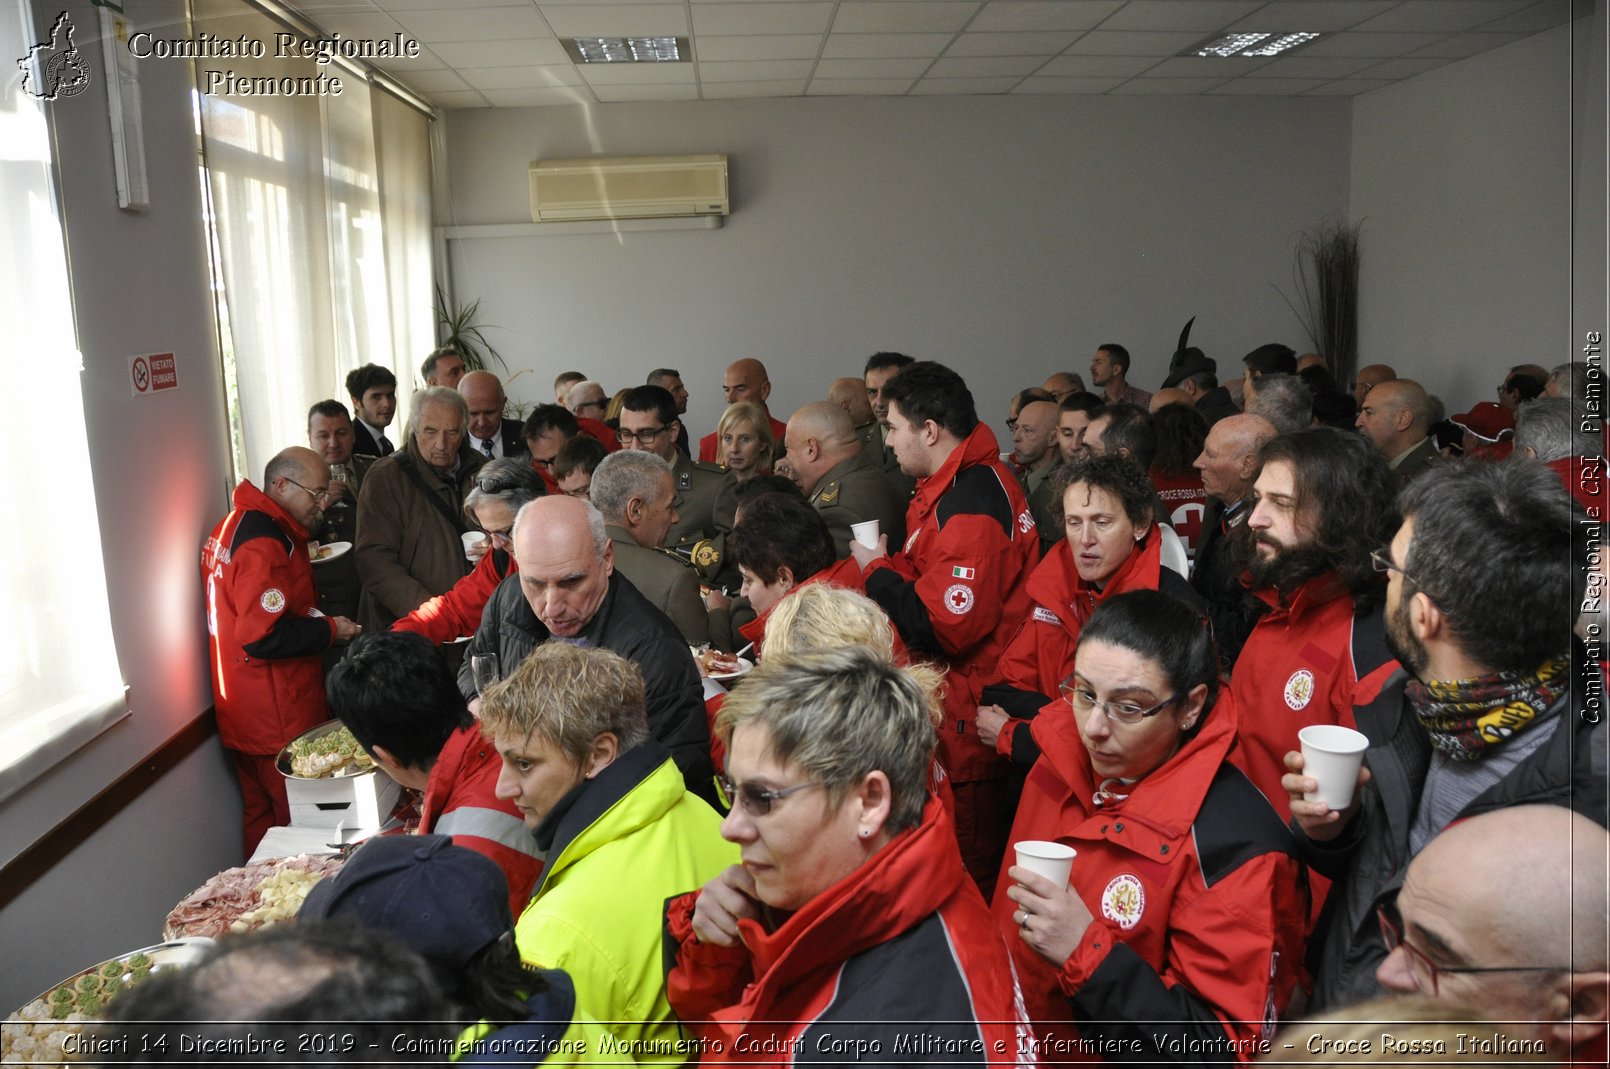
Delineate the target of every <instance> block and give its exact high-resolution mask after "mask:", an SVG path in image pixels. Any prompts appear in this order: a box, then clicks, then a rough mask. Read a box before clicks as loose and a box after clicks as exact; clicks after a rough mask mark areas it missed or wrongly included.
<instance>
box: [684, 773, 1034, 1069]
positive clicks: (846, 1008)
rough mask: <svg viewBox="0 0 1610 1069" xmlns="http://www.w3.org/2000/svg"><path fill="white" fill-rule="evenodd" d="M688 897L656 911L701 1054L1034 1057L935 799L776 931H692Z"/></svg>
mask: <svg viewBox="0 0 1610 1069" xmlns="http://www.w3.org/2000/svg"><path fill="white" fill-rule="evenodd" d="M697 898H698V893H694V894H689V895H682V896H681V897H679V898H675V899H672V900H671V902H670V905H669V908H668V911H667V918H666V920H667V932H668V934H669V936H670V938H671V941H672V942H673V943H674V944H675V945H676V964H675V967H674V968H673V969H672V970H671V973H670V976H669V977H668V978H667V980H666V995H667V997H668V998H669V999H670V1001H671V1008H672V1009H674V1010H676V1012H677V1015H678V1016H679V1017H681V1018H682V1022H683V1026H684V1027H685V1028H687V1030H688V1031H689V1032H690V1033H691V1034H692V1035H693V1037H694V1038H695V1039H696V1040H697V1041H698V1042H699V1044H700V1048H699V1049H700V1053H701V1054H702V1059H701V1060H702V1062H703V1063H704V1064H706V1065H710V1064H715V1063H718V1062H736V1063H748V1064H768V1065H789V1064H793V1063H795V1062H796V1061H798V1062H800V1063H806V1062H812V1061H815V1062H818V1063H822V1062H827V1063H831V1064H846V1065H847V1064H850V1063H851V1062H858V1063H866V1062H873V1063H878V1062H883V1063H888V1062H891V1061H892V1062H898V1063H902V1064H914V1063H919V1062H923V1061H932V1060H936V1059H937V1060H942V1061H944V1062H945V1063H947V1064H961V1065H984V1064H990V1065H1007V1064H1014V1063H1024V1064H1027V1063H1029V1062H1032V1061H1033V1058H1032V1056H1030V1055H1029V1054H1028V1053H1027V1051H1028V1048H1029V1032H1028V1025H1027V1021H1026V1019H1025V1017H1024V1015H1023V1004H1022V999H1021V995H1020V992H1019V990H1018V984H1017V979H1016V977H1015V976H1014V974H1013V972H1012V966H1011V962H1010V959H1009V957H1008V955H1007V950H1006V947H1005V946H1003V945H1002V941H1001V937H1000V936H999V935H998V934H997V933H996V931H995V928H994V925H993V923H992V922H991V920H990V916H989V910H988V908H987V907H986V906H985V905H984V900H983V899H982V898H980V897H979V895H978V889H977V888H976V887H975V886H974V885H973V882H972V881H971V880H969V879H968V878H967V872H966V870H965V869H964V868H963V867H962V860H961V855H960V854H959V853H958V852H957V850H956V834H955V830H954V828H953V827H952V826H951V822H950V817H949V815H948V814H947V813H946V811H945V807H944V806H943V805H942V804H941V803H940V802H939V800H938V799H937V798H934V797H932V796H930V797H929V799H928V803H927V806H926V807H925V808H924V810H923V815H922V823H921V824H919V825H918V826H917V827H916V828H913V829H910V830H908V831H905V832H902V833H901V834H900V835H897V836H895V837H894V839H893V840H892V841H891V842H890V843H889V844H888V845H887V846H885V847H884V848H883V849H882V850H880V851H878V852H877V853H876V854H874V855H872V857H871V858H870V859H868V860H867V862H866V863H865V864H863V865H862V866H861V867H860V868H858V869H856V870H855V871H854V872H853V873H851V874H850V875H848V876H846V877H845V878H844V879H842V880H840V881H839V882H838V883H836V884H834V885H833V886H831V887H829V888H827V890H825V891H823V892H822V893H820V894H818V895H817V896H816V897H815V898H813V899H811V900H810V901H809V902H808V903H806V904H805V906H804V908H802V909H800V910H799V911H797V912H795V913H794V914H792V915H791V916H789V917H788V918H787V919H785V920H783V921H782V922H781V923H780V924H779V925H778V926H777V928H776V930H775V931H772V932H768V931H767V930H766V929H765V927H764V926H763V925H761V924H760V923H759V922H757V921H753V920H745V921H740V922H739V930H740V933H741V935H742V939H743V943H742V944H741V945H739V946H735V947H720V946H714V945H710V944H704V943H700V942H699V941H698V940H697V939H696V938H695V937H694V935H693V926H692V917H693V905H694V901H695V900H696V899H697ZM835 1042H837V1043H841V1044H842V1043H851V1044H855V1043H859V1045H858V1046H855V1047H853V1048H850V1049H846V1048H845V1047H842V1046H839V1047H835V1046H834V1045H833V1044H834V1043H835Z"/></svg>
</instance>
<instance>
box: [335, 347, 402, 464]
mask: <svg viewBox="0 0 1610 1069" xmlns="http://www.w3.org/2000/svg"><path fill="white" fill-rule="evenodd" d="M347 396H348V397H350V398H352V414H353V417H354V419H353V424H352V431H353V435H354V439H355V440H354V443H353V447H352V448H353V451H354V452H357V453H363V454H364V455H366V456H371V457H383V456H388V455H390V453H391V451H392V450H394V449H396V448H397V447H396V445H395V444H394V443H393V442H392V441H391V440H390V439H389V438H387V437H386V428H387V427H389V426H391V419H392V417H393V416H395V415H396V414H397V376H396V375H393V374H392V373H391V370H390V369H389V368H383V367H381V366H380V365H379V364H365V365H363V366H362V367H360V368H358V369H357V370H356V371H353V372H350V373H349V374H348V375H347Z"/></svg>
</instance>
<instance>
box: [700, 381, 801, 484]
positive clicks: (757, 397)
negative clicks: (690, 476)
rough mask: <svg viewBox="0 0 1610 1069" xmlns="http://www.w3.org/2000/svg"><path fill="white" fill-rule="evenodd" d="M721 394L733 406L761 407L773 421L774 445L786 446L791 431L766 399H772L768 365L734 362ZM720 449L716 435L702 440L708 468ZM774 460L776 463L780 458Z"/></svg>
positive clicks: (702, 449)
mask: <svg viewBox="0 0 1610 1069" xmlns="http://www.w3.org/2000/svg"><path fill="white" fill-rule="evenodd" d="M721 392H722V394H723V395H725V398H726V403H727V404H729V405H734V404H737V403H738V402H739V401H753V402H754V403H755V404H757V405H759V406H760V407H761V409H762V410H763V411H764V412H765V413H766V418H767V419H768V420H770V421H771V436H772V441H774V442H778V443H781V442H782V440H783V432H784V431H786V430H788V426H787V424H785V423H783V422H781V421H780V420H778V419H777V418H776V417H774V416H773V415H772V414H771V409H770V408H769V407H767V404H766V399H767V398H768V397H770V396H771V378H770V376H768V375H767V374H766V365H765V364H762V363H761V362H760V361H759V360H754V359H750V358H748V357H745V358H744V359H742V360H734V361H733V362H732V363H730V364H728V365H727V371H726V373H725V374H724V375H722V376H721ZM720 445H721V443H720V442H718V441H717V440H716V432H715V431H711V432H710V433H709V434H707V435H705V436H704V437H703V438H700V439H699V459H700V460H702V461H704V462H705V463H706V464H714V463H715V462H716V454H717V453H718V452H719V451H720ZM772 459H773V460H774V461H775V460H776V459H777V458H776V457H773V458H772Z"/></svg>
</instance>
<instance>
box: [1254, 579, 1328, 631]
mask: <svg viewBox="0 0 1610 1069" xmlns="http://www.w3.org/2000/svg"><path fill="white" fill-rule="evenodd" d="M1252 593H1253V596H1254V597H1256V598H1257V599H1258V600H1259V601H1261V602H1263V603H1264V604H1265V605H1267V606H1269V610H1270V611H1269V616H1270V617H1271V618H1273V617H1277V616H1285V617H1288V618H1289V619H1291V620H1292V621H1296V620H1300V619H1301V618H1302V616H1303V614H1304V613H1307V612H1310V611H1312V610H1313V609H1316V608H1318V607H1320V606H1322V605H1328V604H1330V603H1331V602H1333V601H1335V600H1336V599H1337V598H1349V599H1350V600H1351V595H1349V594H1348V592H1347V588H1346V587H1344V586H1343V585H1342V584H1341V581H1340V580H1339V579H1337V577H1336V573H1335V572H1325V573H1324V574H1322V575H1316V576H1314V577H1313V578H1312V579H1310V580H1308V581H1307V582H1306V583H1304V584H1303V585H1302V586H1299V587H1298V588H1297V589H1296V590H1294V591H1292V592H1291V597H1289V598H1285V599H1282V598H1281V596H1280V591H1278V590H1276V589H1275V588H1274V587H1272V586H1266V587H1262V588H1260V589H1258V590H1254V591H1253V592H1252Z"/></svg>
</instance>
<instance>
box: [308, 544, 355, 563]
mask: <svg viewBox="0 0 1610 1069" xmlns="http://www.w3.org/2000/svg"><path fill="white" fill-rule="evenodd" d="M351 551H352V543H351V542H331V543H329V544H327V545H323V546H320V547H319V551H318V553H317V554H315V555H314V557H313V563H314V564H328V563H330V562H331V561H333V560H335V559H336V558H337V557H343V556H345V555H346V554H348V553H350V552H351Z"/></svg>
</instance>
